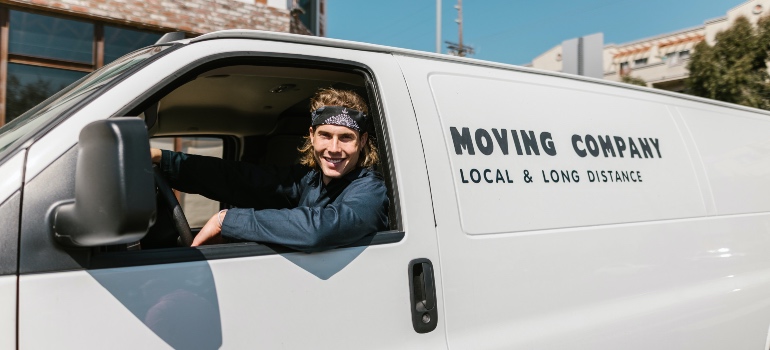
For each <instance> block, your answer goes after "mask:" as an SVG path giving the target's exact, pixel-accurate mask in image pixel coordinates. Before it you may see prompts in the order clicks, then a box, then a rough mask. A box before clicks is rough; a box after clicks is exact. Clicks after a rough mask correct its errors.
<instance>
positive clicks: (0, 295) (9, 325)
mask: <svg viewBox="0 0 770 350" xmlns="http://www.w3.org/2000/svg"><path fill="white" fill-rule="evenodd" d="M26 153H27V152H26V150H21V151H19V152H17V153H16V154H12V155H10V156H9V157H8V158H6V159H5V161H4V162H2V163H0V222H2V223H3V224H2V225H0V348H2V349H13V348H15V347H16V301H17V299H16V287H17V282H18V281H17V280H18V277H17V273H18V265H17V259H18V255H17V249H18V247H19V215H20V206H21V179H22V174H23V172H24V156H25V155H26Z"/></svg>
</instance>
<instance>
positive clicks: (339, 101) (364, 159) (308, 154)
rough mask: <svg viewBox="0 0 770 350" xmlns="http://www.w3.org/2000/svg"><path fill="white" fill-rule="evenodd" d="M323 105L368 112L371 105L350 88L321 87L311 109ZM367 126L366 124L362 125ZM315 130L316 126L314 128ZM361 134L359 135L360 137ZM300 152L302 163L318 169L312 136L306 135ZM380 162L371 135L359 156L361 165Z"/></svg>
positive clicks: (368, 165) (369, 165) (371, 165)
mask: <svg viewBox="0 0 770 350" xmlns="http://www.w3.org/2000/svg"><path fill="white" fill-rule="evenodd" d="M323 106H342V107H347V108H351V109H355V110H358V111H361V112H364V113H366V114H369V107H368V106H367V105H366V101H364V99H363V98H362V97H361V96H359V95H358V94H357V93H355V92H353V91H350V90H337V89H334V88H325V89H320V90H318V92H316V94H315V96H313V98H312V99H311V100H310V111H311V112H312V111H314V110H316V109H318V108H321V107H323ZM361 127H362V128H365V127H366V126H365V125H362V126H361ZM313 132H315V128H313ZM360 136H361V135H359V137H360ZM299 152H300V161H299V162H300V164H302V165H305V166H308V167H311V168H315V169H318V168H319V165H318V160H317V159H316V156H315V152H313V143H312V142H311V141H310V136H309V135H308V136H305V144H303V145H302V147H300V148H299ZM379 162H380V156H379V153H378V152H377V145H376V141H375V140H374V137H372V135H369V137H368V140H367V141H366V145H364V149H362V150H361V153H360V154H359V157H358V163H357V164H356V165H357V166H359V167H363V168H371V167H373V166H375V165H377V163H379Z"/></svg>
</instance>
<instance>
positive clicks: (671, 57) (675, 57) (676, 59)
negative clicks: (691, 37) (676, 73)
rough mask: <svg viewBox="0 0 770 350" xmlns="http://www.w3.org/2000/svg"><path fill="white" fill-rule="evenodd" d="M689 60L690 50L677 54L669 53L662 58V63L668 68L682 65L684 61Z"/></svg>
mask: <svg viewBox="0 0 770 350" xmlns="http://www.w3.org/2000/svg"><path fill="white" fill-rule="evenodd" d="M688 59H690V50H682V51H679V52H669V53H667V54H666V55H665V56H663V62H666V63H668V65H669V66H676V65H680V64H683V63H684V61H686V60H688Z"/></svg>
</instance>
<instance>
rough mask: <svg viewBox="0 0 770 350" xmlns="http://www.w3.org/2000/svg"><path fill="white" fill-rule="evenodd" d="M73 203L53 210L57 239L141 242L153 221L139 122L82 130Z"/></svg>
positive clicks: (116, 121)
mask: <svg viewBox="0 0 770 350" xmlns="http://www.w3.org/2000/svg"><path fill="white" fill-rule="evenodd" d="M78 147H79V148H80V149H79V150H78V160H77V168H76V174H75V200H74V201H66V202H60V203H57V204H56V205H55V207H54V208H53V210H52V214H53V218H52V219H53V231H54V237H55V238H56V240H57V241H58V242H59V243H61V244H63V245H66V246H76V247H94V246H102V245H113V244H125V243H130V242H136V241H138V240H140V239H141V238H142V237H144V235H145V234H146V233H147V230H148V229H149V227H150V226H152V224H153V223H154V222H155V215H156V208H155V186H154V179H153V170H152V161H151V159H150V146H149V138H148V136H147V128H146V127H145V125H144V121H142V120H141V119H139V118H113V119H107V120H100V121H96V122H93V123H91V124H88V125H87V126H86V127H84V128H83V130H81V132H80V139H79V142H78Z"/></svg>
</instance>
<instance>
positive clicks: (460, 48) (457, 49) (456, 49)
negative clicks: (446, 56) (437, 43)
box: [446, 0, 473, 57]
mask: <svg viewBox="0 0 770 350" xmlns="http://www.w3.org/2000/svg"><path fill="white" fill-rule="evenodd" d="M455 9H457V19H456V20H455V22H457V31H458V38H459V39H460V41H459V42H457V43H453V42H451V41H446V44H447V49H449V53H450V54H452V55H455V56H460V57H465V56H466V55H472V54H473V48H472V47H470V46H466V45H463V0H457V5H455Z"/></svg>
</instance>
